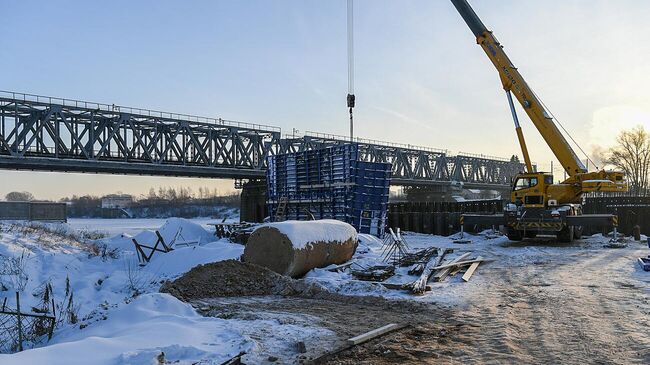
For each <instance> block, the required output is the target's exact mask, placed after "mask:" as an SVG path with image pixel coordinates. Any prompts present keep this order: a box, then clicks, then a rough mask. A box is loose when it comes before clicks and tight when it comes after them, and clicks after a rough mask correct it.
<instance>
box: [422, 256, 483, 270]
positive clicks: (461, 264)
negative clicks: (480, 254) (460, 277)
mask: <svg viewBox="0 0 650 365" xmlns="http://www.w3.org/2000/svg"><path fill="white" fill-rule="evenodd" d="M488 261H492V260H486V259H484V258H480V259H478V258H476V259H474V260H468V261H458V262H450V263H448V264H444V265H440V266H436V267H434V268H433V269H434V270H441V269H448V268H456V267H457V266H468V265H470V264H473V263H475V262H488Z"/></svg>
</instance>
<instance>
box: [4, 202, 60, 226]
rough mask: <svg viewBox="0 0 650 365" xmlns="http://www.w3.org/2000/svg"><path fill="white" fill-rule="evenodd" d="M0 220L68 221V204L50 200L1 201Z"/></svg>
mask: <svg viewBox="0 0 650 365" xmlns="http://www.w3.org/2000/svg"><path fill="white" fill-rule="evenodd" d="M0 220H29V221H48V222H67V221H68V214H67V206H66V204H65V203H50V202H0Z"/></svg>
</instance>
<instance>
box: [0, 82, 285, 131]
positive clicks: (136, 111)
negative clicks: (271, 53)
mask: <svg viewBox="0 0 650 365" xmlns="http://www.w3.org/2000/svg"><path fill="white" fill-rule="evenodd" d="M3 98H4V99H12V100H16V101H23V102H33V103H38V104H44V105H62V106H67V107H74V108H83V109H89V110H99V111H105V112H111V113H127V114H133V115H137V116H147V117H152V118H160V119H174V120H183V121H187V122H195V123H205V124H213V125H223V126H228V127H238V128H247V129H256V130H265V131H273V132H278V133H281V132H282V129H281V128H280V127H275V126H271V125H266V124H259V123H250V122H240V121H235V120H229V119H223V118H210V117H201V116H196V115H190V114H183V113H173V112H164V111H159V110H151V109H142V108H134V107H128V106H122V105H115V104H104V103H96V102H91V101H82V100H74V99H64V98H57V97H52V96H43V95H35V94H25V93H18V92H14V91H5V90H0V99H3Z"/></svg>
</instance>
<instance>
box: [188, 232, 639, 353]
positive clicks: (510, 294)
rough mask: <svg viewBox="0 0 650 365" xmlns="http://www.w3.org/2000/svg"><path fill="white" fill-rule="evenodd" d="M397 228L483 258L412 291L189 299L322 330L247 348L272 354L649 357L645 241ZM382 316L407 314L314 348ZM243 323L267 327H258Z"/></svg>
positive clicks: (233, 313) (230, 313)
mask: <svg viewBox="0 0 650 365" xmlns="http://www.w3.org/2000/svg"><path fill="white" fill-rule="evenodd" d="M407 237H408V236H407ZM409 239H410V240H411V242H412V243H413V242H420V241H422V242H424V241H426V240H429V241H430V240H432V239H435V240H437V241H438V243H439V244H443V243H444V242H447V244H446V245H447V246H449V247H455V248H456V249H457V250H467V251H472V252H473V253H475V254H480V255H482V256H484V257H488V258H490V259H493V260H494V261H492V262H490V263H488V264H484V265H481V266H480V267H479V270H478V271H477V274H475V276H474V277H472V279H471V280H470V281H469V282H467V283H465V282H462V281H461V280H460V278H459V276H460V275H456V277H453V278H449V279H447V281H446V282H444V283H433V284H432V291H431V292H429V293H427V294H425V295H424V296H422V297H415V298H409V297H408V296H409V295H408V294H406V293H404V294H403V295H404V297H403V298H401V299H400V298H395V300H386V299H384V298H383V297H385V295H383V296H382V297H373V296H366V295H362V296H360V295H356V296H345V297H342V296H340V295H338V294H331V295H332V297H331V298H328V297H327V295H323V294H322V293H321V294H319V295H317V296H316V297H311V298H310V297H309V296H305V295H303V296H299V297H294V296H289V297H282V296H258V297H230V298H212V299H204V300H198V301H194V302H193V305H194V306H195V307H196V308H197V309H199V311H200V312H202V313H203V314H204V315H208V316H216V317H220V318H232V319H235V318H236V319H240V320H241V319H243V320H245V319H262V318H266V319H274V320H277V321H280V322H288V323H292V324H296V325H299V326H308V327H321V328H326V329H328V330H331V331H332V332H331V334H330V335H321V336H316V337H314V338H307V339H303V341H304V342H305V345H306V349H307V352H306V353H304V354H301V353H300V352H298V351H295V350H292V348H291V347H292V345H293V344H292V343H286V342H285V343H284V344H282V346H284V347H285V349H284V350H283V351H281V349H280V348H277V347H275V345H278V346H279V344H278V343H275V345H273V344H274V342H271V346H269V348H265V349H260V350H261V353H262V354H263V356H259V357H258V359H260V358H261V359H264V358H266V355H267V354H268V356H269V357H270V359H271V360H274V358H275V357H278V358H279V359H278V360H274V361H280V363H303V362H304V363H308V362H309V361H310V360H313V359H316V358H318V357H321V360H322V362H321V363H325V364H422V363H458V364H464V363H518V364H523V363H529V364H533V363H535V364H538V363H562V364H572V363H575V364H578V363H580V364H583V363H585V362H586V363H600V364H609V363H617V364H620V363H626V364H635V363H638V364H648V363H650V302H649V298H650V290H649V286H648V284H649V283H650V273H646V272H644V271H642V270H641V269H640V267H639V266H638V265H637V264H636V263H635V260H636V258H637V257H639V256H642V255H647V254H648V253H649V252H648V247H647V245H645V244H642V243H638V242H630V243H629V245H628V247H627V248H620V249H612V248H605V247H603V245H604V244H605V243H606V242H607V238H605V237H600V236H595V237H591V238H586V239H583V240H580V241H576V242H574V243H572V244H559V243H555V242H553V241H552V240H550V239H544V238H538V239H535V240H527V241H525V242H521V243H515V242H510V241H508V240H507V239H505V238H504V237H498V238H495V239H491V240H487V239H483V238H482V237H474V238H473V241H474V242H475V243H474V244H468V245H457V244H452V243H451V240H450V239H448V238H442V237H432V236H425V235H414V236H411V237H409ZM378 290H379V289H378ZM340 291H341V292H343V291H344V290H340ZM380 292H381V293H385V292H384V290H380ZM388 323H400V324H401V323H408V324H410V326H408V327H406V328H404V329H402V330H399V331H396V332H394V333H391V334H388V335H385V336H382V337H380V338H378V339H375V340H372V341H370V342H367V343H365V344H362V345H358V346H355V347H352V348H351V349H349V350H346V351H343V352H340V353H338V354H333V355H330V356H325V357H324V358H322V356H323V355H324V354H326V353H329V352H335V351H336V350H337V349H340V348H341V347H342V346H344V344H345V341H344V340H345V339H347V338H350V337H353V336H355V335H358V334H361V333H364V332H367V331H369V330H372V329H375V328H378V327H381V326H383V325H385V324H388ZM248 335H250V336H252V337H255V336H258V337H264V336H271V334H269V333H265V332H264V331H261V332H260V331H259V328H256V329H251V333H250V334H248ZM275 335H277V334H275ZM267 343H268V342H267ZM279 353H282V354H284V355H281V356H278V354H279ZM244 360H245V358H244Z"/></svg>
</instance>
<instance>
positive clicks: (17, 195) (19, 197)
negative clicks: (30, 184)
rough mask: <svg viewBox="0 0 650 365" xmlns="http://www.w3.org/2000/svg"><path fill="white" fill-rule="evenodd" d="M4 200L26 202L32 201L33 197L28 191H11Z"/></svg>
mask: <svg viewBox="0 0 650 365" xmlns="http://www.w3.org/2000/svg"><path fill="white" fill-rule="evenodd" d="M5 200H6V201H8V202H27V201H30V200H34V195H32V193H30V192H28V191H12V192H11V193H8V194H7V195H5Z"/></svg>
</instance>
